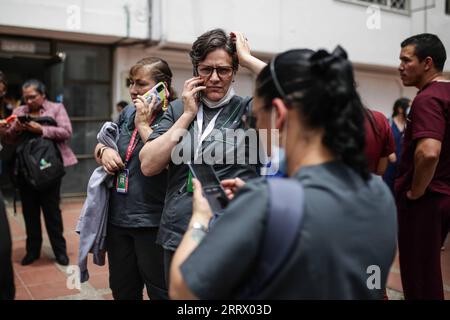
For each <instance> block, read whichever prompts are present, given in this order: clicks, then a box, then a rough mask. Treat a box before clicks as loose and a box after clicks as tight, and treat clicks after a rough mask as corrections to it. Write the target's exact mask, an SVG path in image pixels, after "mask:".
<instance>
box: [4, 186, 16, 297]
mask: <svg viewBox="0 0 450 320" xmlns="http://www.w3.org/2000/svg"><path fill="white" fill-rule="evenodd" d="M11 245H12V244H11V233H10V230H9V224H8V218H7V217H6V210H5V204H4V203H3V195H2V193H1V192H0V300H13V299H14V296H15V287H14V273H13V267H12V261H11Z"/></svg>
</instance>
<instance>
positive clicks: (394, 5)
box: [340, 0, 449, 14]
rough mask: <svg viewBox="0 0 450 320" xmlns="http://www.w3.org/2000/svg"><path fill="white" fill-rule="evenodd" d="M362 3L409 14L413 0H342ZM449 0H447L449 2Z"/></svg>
mask: <svg viewBox="0 0 450 320" xmlns="http://www.w3.org/2000/svg"><path fill="white" fill-rule="evenodd" d="M340 1H344V2H350V3H355V4H360V5H369V4H373V5H378V6H380V7H381V9H383V10H388V11H393V12H398V13H403V14H409V13H410V10H411V5H410V2H411V0H340ZM448 2H449V0H447V3H448Z"/></svg>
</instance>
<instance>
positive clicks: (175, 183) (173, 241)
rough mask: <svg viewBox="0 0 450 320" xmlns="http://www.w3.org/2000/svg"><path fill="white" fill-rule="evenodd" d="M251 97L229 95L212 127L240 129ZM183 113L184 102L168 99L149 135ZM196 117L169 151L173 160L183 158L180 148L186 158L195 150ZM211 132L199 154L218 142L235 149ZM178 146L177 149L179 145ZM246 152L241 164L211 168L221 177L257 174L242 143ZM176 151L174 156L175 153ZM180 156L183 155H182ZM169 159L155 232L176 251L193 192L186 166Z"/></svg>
mask: <svg viewBox="0 0 450 320" xmlns="http://www.w3.org/2000/svg"><path fill="white" fill-rule="evenodd" d="M251 103H252V100H251V99H250V98H245V99H244V98H242V97H238V96H235V97H233V98H232V99H231V101H230V103H229V104H228V105H226V106H224V107H223V108H222V111H221V112H220V114H219V116H218V118H217V121H216V123H215V126H214V128H215V129H217V130H218V132H219V133H223V134H224V135H225V132H226V131H227V130H235V129H243V128H244V124H243V122H242V120H241V118H242V116H243V115H244V114H245V113H247V112H249V110H250V108H251ZM182 114H183V103H182V102H181V100H176V101H174V102H172V103H171V105H170V106H169V109H168V110H167V112H166V113H165V114H164V116H163V118H162V120H161V122H160V126H159V127H158V128H157V129H155V130H154V132H153V134H152V135H151V136H150V139H151V140H153V139H156V138H157V137H159V136H161V135H163V134H164V133H166V132H167V131H168V130H169V129H170V128H171V127H172V125H173V124H174V123H175V122H176V121H177V120H178V119H179V118H180V117H181V115H182ZM195 122H196V121H195V120H194V121H193V122H192V124H191V125H190V127H189V130H188V131H189V134H188V135H187V136H186V137H185V139H183V141H181V142H180V143H179V144H178V145H177V147H176V148H175V149H174V152H173V153H172V160H173V159H174V158H176V155H178V154H179V155H183V157H180V159H178V160H183V159H184V152H182V151H180V150H181V149H182V150H190V151H191V156H192V157H190V158H189V159H190V160H192V159H193V154H194V143H193V140H194V136H195V135H196V132H197V126H196V125H195ZM219 140H220V139H218V138H217V137H216V136H215V135H214V134H211V135H210V136H208V137H207V138H206V139H205V141H204V142H203V143H202V148H201V150H202V152H201V153H202V154H204V155H206V154H210V153H209V151H210V150H212V149H214V147H215V146H217V144H222V143H223V149H224V150H227V151H232V152H234V151H235V150H236V149H237V146H236V145H234V144H233V145H230V144H229V143H226V142H224V141H219ZM186 146H187V147H186ZM178 148H179V149H178ZM244 149H245V155H244V156H243V158H242V159H240V160H242V161H241V162H239V163H240V164H226V163H227V162H226V161H225V160H224V161H223V162H222V163H223V164H218V163H217V162H213V163H216V164H214V170H215V171H216V173H217V175H218V177H219V179H220V180H224V179H230V178H231V179H232V178H236V177H240V178H241V179H244V180H247V179H249V178H254V177H256V176H257V175H258V174H257V161H256V162H255V164H252V163H251V161H250V160H249V159H250V158H249V151H248V146H247V145H246V146H245V148H244ZM174 155H175V156H174ZM182 158H183V159H182ZM178 160H177V161H176V163H175V162H174V161H171V162H170V163H169V178H168V189H167V195H166V200H165V205H164V212H163V216H162V218H161V225H160V229H159V233H158V239H157V242H158V243H159V244H161V245H162V246H163V247H164V248H165V249H167V250H171V251H175V250H176V248H177V247H178V245H179V244H180V242H181V239H182V237H183V235H184V233H185V231H186V228H187V226H188V224H189V220H190V218H191V215H192V193H190V192H188V189H187V180H188V172H189V168H188V166H187V165H186V164H185V163H186V162H183V161H179V162H178Z"/></svg>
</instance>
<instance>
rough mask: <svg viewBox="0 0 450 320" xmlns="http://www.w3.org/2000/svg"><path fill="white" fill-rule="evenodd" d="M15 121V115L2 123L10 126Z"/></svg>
mask: <svg viewBox="0 0 450 320" xmlns="http://www.w3.org/2000/svg"><path fill="white" fill-rule="evenodd" d="M16 119H17V115H15V114H12V115H10V116H9V117H8V118H6V119H5V120H4V121H5V123H6V124H11V123H13V122H14V121H16Z"/></svg>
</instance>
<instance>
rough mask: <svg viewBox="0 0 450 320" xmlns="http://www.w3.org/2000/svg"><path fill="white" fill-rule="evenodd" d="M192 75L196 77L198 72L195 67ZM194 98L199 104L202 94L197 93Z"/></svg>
mask: <svg viewBox="0 0 450 320" xmlns="http://www.w3.org/2000/svg"><path fill="white" fill-rule="evenodd" d="M192 74H193V75H194V77H198V70H197V67H194V69H193V72H192ZM195 98H196V99H197V102H199V101H200V100H201V98H202V92H201V91H199V92H197V93H196V94H195Z"/></svg>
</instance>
